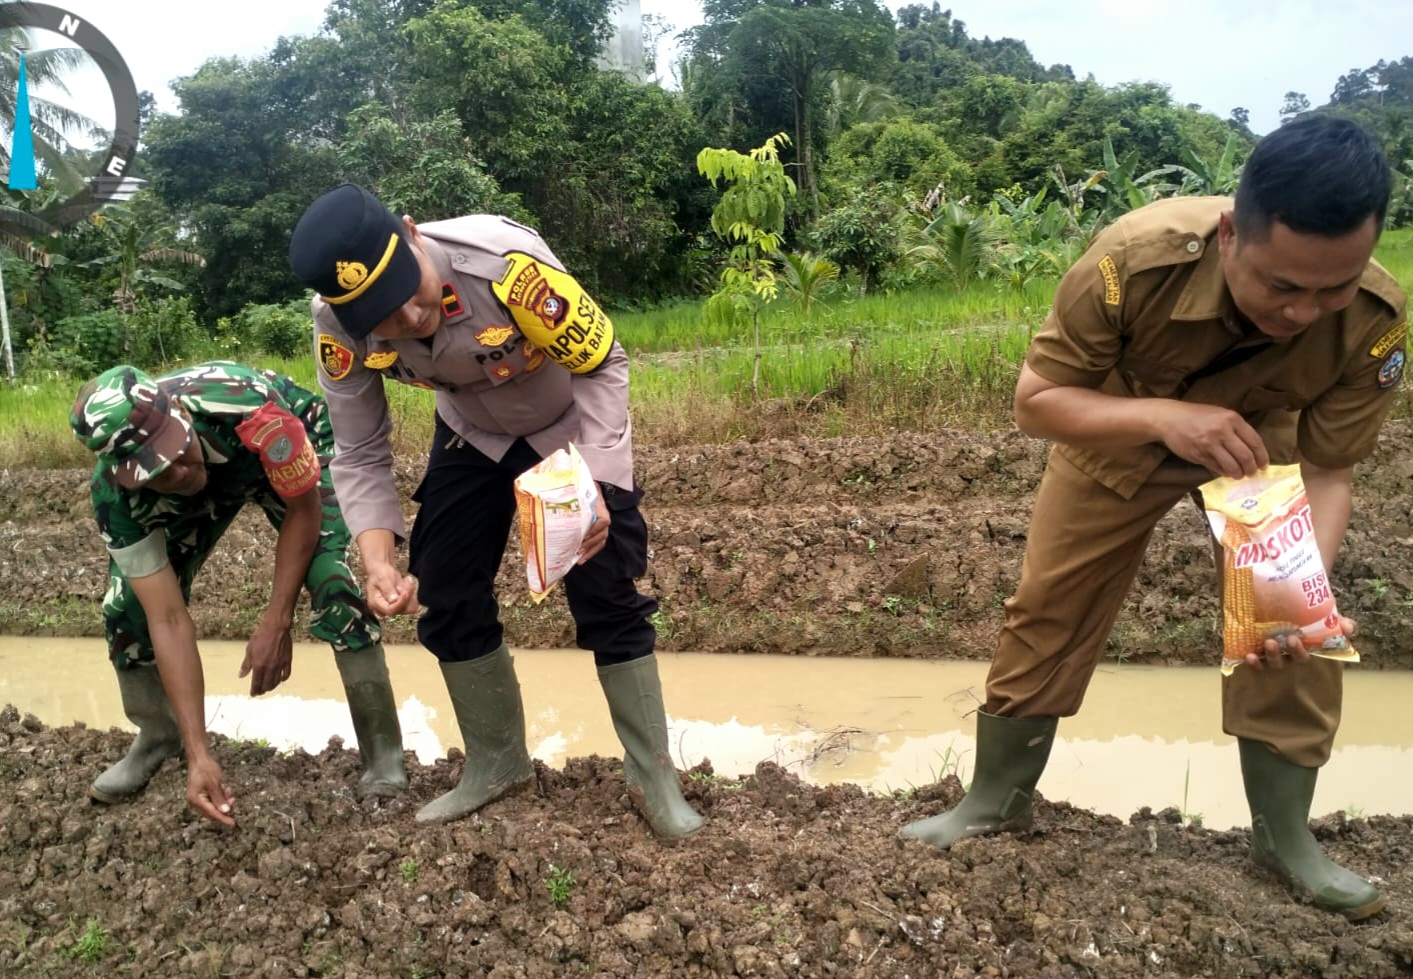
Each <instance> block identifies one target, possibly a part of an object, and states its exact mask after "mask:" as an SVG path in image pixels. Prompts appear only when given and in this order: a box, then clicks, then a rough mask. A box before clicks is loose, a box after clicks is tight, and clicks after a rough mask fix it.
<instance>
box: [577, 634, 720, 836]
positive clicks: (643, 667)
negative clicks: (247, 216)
mask: <svg viewBox="0 0 1413 979" xmlns="http://www.w3.org/2000/svg"><path fill="white" fill-rule="evenodd" d="M599 683H600V684H602V685H603V693H604V696H605V697H606V698H607V699H608V710H609V714H610V715H611V716H612V717H613V729H614V730H615V731H617V732H618V740H619V741H621V742H623V774H624V775H625V776H627V778H628V784H629V785H631V786H633V788H634V791H633V792H632V795H633V798H634V801H635V802H636V803H637V805H638V809H639V811H641V812H642V814H643V816H644V818H646V819H647V821H648V825H649V826H651V827H652V831H653V833H654V835H656V836H658V837H659V838H661V839H666V840H677V839H681V838H682V837H684V836H691V835H692V834H693V833H695V832H696V831H697V830H699V829H701V828H702V822H703V820H702V817H701V816H700V815H699V814H698V813H697V812H696V810H694V809H693V808H692V807H691V806H689V805H687V800H686V799H684V798H682V783H681V782H680V781H679V780H678V778H677V769H676V768H675V767H673V764H672V756H671V755H670V754H668V745H667V712H666V710H665V709H664V708H663V705H662V682H661V680H659V678H658V675H657V657H656V656H655V655H648V656H644V657H642V658H640V659H635V660H629V661H628V662H627V663H615V664H614V665H612V666H601V667H599Z"/></svg>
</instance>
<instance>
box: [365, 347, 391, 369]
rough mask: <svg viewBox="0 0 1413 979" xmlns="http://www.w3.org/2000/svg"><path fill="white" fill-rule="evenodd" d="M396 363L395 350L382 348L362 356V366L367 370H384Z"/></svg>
mask: <svg viewBox="0 0 1413 979" xmlns="http://www.w3.org/2000/svg"><path fill="white" fill-rule="evenodd" d="M396 363H397V351H396V350H382V351H379V352H378V353H372V354H369V355H368V356H367V357H364V358H363V366H364V367H367V368H368V369H369V370H375V371H385V370H387V369H388V368H389V367H391V366H392V365H393V364H396Z"/></svg>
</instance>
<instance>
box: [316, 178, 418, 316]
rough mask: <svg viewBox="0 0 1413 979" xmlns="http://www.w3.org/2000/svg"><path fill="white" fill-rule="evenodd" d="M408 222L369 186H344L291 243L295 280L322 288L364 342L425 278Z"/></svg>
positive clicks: (323, 201)
mask: <svg viewBox="0 0 1413 979" xmlns="http://www.w3.org/2000/svg"><path fill="white" fill-rule="evenodd" d="M406 233H407V228H406V226H405V225H404V224H403V223H402V221H400V220H398V217H397V215H395V214H393V213H392V212H391V211H389V210H388V209H387V208H386V207H384V206H383V203H382V201H380V200H378V199H377V198H376V197H374V196H373V195H372V194H371V193H369V192H368V191H367V190H366V189H364V188H362V187H359V186H358V185H357V184H342V185H341V186H338V187H335V188H334V189H333V190H331V191H329V192H328V193H327V194H324V195H323V196H322V197H320V198H319V199H318V200H316V201H315V202H314V203H313V204H310V205H309V207H308V208H307V209H306V210H305V212H304V214H303V216H301V217H300V219H299V224H297V225H295V228H294V235H293V237H292V238H291V239H290V243H289V264H290V269H291V270H292V271H293V272H294V275H295V278H297V279H299V281H300V282H303V283H304V284H305V285H306V286H308V287H309V288H310V289H313V290H314V291H315V292H317V293H318V294H319V295H320V297H321V298H322V299H323V300H324V302H326V303H328V304H329V308H330V309H331V310H333V313H334V317H335V318H336V319H337V320H338V321H339V325H340V326H342V327H343V329H344V332H346V333H347V334H348V335H349V336H350V337H352V338H353V339H355V340H361V339H363V338H364V337H366V336H367V335H368V334H369V333H371V332H372V331H373V328H374V327H375V326H377V325H378V324H379V323H381V322H382V321H383V320H385V319H387V318H388V317H389V316H391V315H392V314H393V313H395V312H397V310H398V308H399V307H401V306H402V304H403V303H405V302H407V301H408V300H409V299H411V298H412V296H413V294H414V293H416V292H417V287H418V286H419V285H420V284H421V282H422V268H421V266H420V265H418V263H417V256H416V255H414V254H413V252H412V249H411V247H410V246H409V245H408V243H407V241H406V238H405V235H406Z"/></svg>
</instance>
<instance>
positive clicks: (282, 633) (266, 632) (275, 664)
mask: <svg viewBox="0 0 1413 979" xmlns="http://www.w3.org/2000/svg"><path fill="white" fill-rule="evenodd" d="M293 669H294V641H293V639H292V638H291V637H290V632H289V627H288V626H267V625H264V624H263V623H262V624H261V625H260V627H259V628H257V629H256V630H255V635H253V636H251V637H250V642H248V643H246V645H245V659H244V661H242V662H241V664H240V676H241V677H242V678H244V677H245V676H247V675H249V676H250V696H252V697H258V696H260V695H261V694H264V693H269V692H270V691H271V690H274V689H275V688H276V687H278V686H279V685H280V684H281V683H284V682H285V681H286V680H288V679H289V677H290V673H291V671H292V670H293Z"/></svg>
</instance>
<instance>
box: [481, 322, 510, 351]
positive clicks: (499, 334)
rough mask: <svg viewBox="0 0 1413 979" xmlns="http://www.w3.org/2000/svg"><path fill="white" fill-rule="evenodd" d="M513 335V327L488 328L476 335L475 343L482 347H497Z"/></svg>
mask: <svg viewBox="0 0 1413 979" xmlns="http://www.w3.org/2000/svg"><path fill="white" fill-rule="evenodd" d="M514 335H515V330H514V328H513V327H509V326H488V327H486V328H485V329H484V330H482V331H481V332H480V333H477V334H476V342H477V343H479V344H480V345H481V346H483V347H499V346H500V345H501V344H502V343H505V341H507V340H509V339H510V338H511V337H512V336H514Z"/></svg>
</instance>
